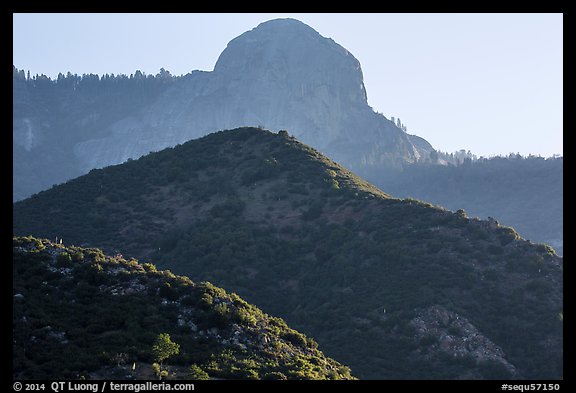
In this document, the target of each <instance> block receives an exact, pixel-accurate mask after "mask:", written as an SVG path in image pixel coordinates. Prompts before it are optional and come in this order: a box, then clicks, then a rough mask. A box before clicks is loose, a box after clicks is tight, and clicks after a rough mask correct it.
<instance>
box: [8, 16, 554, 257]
mask: <svg viewBox="0 0 576 393" xmlns="http://www.w3.org/2000/svg"><path fill="white" fill-rule="evenodd" d="M13 83H14V88H13V99H14V106H13V153H14V156H13V168H14V169H13V198H14V200H15V201H16V200H21V199H23V198H26V197H28V196H30V195H32V194H33V193H35V192H38V191H41V190H44V189H47V188H49V187H50V186H52V185H53V184H57V183H61V182H63V181H66V180H68V179H71V178H74V177H76V176H79V175H81V174H84V173H86V172H88V171H89V170H90V169H92V168H100V167H104V166H107V165H112V164H117V163H121V162H124V161H126V160H128V159H131V158H137V157H139V156H141V155H142V154H146V153H148V152H150V151H157V150H161V149H163V148H165V147H169V146H174V145H176V144H178V143H183V142H185V141H188V140H190V139H193V138H197V137H200V136H202V135H206V134H207V133H209V132H212V131H215V130H219V129H227V128H233V127H238V126H245V125H253V126H256V125H261V126H264V127H266V128H269V129H275V130H278V129H289V130H290V132H291V133H292V134H294V135H295V136H297V137H298V138H299V139H300V140H302V141H303V142H305V143H308V144H309V145H311V146H313V147H315V148H317V149H319V150H320V151H321V152H323V153H324V154H327V155H328V156H329V157H331V158H332V159H334V160H335V161H337V162H339V163H340V164H342V165H344V166H345V167H347V168H350V169H352V170H354V171H356V172H357V173H358V174H360V175H361V176H364V177H366V178H368V179H369V180H370V181H372V182H374V183H375V184H377V185H378V186H379V187H381V188H383V189H384V190H386V191H387V192H389V193H391V194H392V195H395V196H399V197H405V196H410V197H414V198H417V199H421V200H425V201H430V202H432V203H434V204H439V205H442V206H446V207H448V208H450V209H453V210H457V209H460V208H463V209H465V210H466V211H468V212H469V214H471V215H472V216H478V217H481V218H487V217H490V216H492V217H496V218H497V219H499V220H500V221H501V222H503V223H504V224H506V225H509V226H513V227H514V228H516V229H517V230H518V231H519V232H520V233H521V234H522V235H523V236H524V237H526V238H529V239H531V240H533V241H535V242H546V243H548V244H550V245H552V246H553V247H555V248H556V250H557V251H558V252H560V253H562V250H563V247H562V245H563V244H562V242H563V236H562V232H563V224H562V223H563V218H562V212H563V211H562V204H563V199H562V197H563V187H562V175H563V170H562V168H563V167H562V162H563V161H562V160H555V161H553V162H549V161H547V160H535V159H531V160H508V161H507V163H504V162H502V160H501V159H495V160H488V161H485V160H484V161H482V160H479V161H473V162H472V164H473V165H472V166H465V165H459V164H462V163H463V157H459V158H458V157H454V156H452V157H450V156H449V155H443V154H442V153H438V152H435V151H434V149H433V148H432V146H431V145H430V144H429V143H428V142H427V141H425V140H424V139H422V138H419V137H417V136H415V135H410V134H408V133H407V132H405V130H406V128H405V126H403V125H402V124H401V122H400V120H399V119H394V118H391V120H388V119H387V118H385V117H384V116H383V115H381V114H378V113H375V112H374V111H373V110H372V108H370V107H369V106H368V104H367V101H366V90H365V88H364V84H363V78H362V70H361V67H360V64H359V62H358V61H357V60H356V59H355V58H354V56H353V55H352V54H351V53H350V52H348V51H347V50H346V49H344V48H343V47H341V46H340V45H338V44H337V43H335V42H334V41H332V40H331V39H328V38H324V37H322V36H321V35H320V34H318V33H317V32H316V31H315V30H313V29H312V28H310V27H309V26H307V25H305V24H303V23H301V22H299V21H297V20H293V19H278V20H272V21H269V22H265V23H262V24H261V25H259V26H258V27H257V28H255V29H253V30H251V31H248V32H246V33H244V34H242V35H240V36H239V37H237V38H235V39H233V40H232V41H231V42H230V43H229V44H228V46H227V48H226V49H225V50H224V51H223V52H222V54H221V56H220V58H219V59H218V61H217V63H216V65H215V67H214V71H212V72H202V71H193V72H192V73H190V74H187V75H184V76H180V77H175V76H172V75H171V74H170V73H169V72H168V71H166V70H164V69H162V70H161V71H160V73H158V74H157V75H144V74H142V73H141V72H139V71H137V72H135V73H134V74H132V75H130V76H126V75H118V76H114V75H104V76H102V77H100V76H98V75H83V76H77V75H72V74H70V73H68V74H67V75H63V74H62V75H60V76H59V77H58V78H57V80H54V81H52V80H50V79H49V78H47V77H44V76H36V77H33V78H30V77H29V75H26V74H25V72H24V71H23V70H17V69H16V68H14V72H13ZM463 127H465V125H463ZM403 129H404V130H403ZM470 148H473V146H471V147H470ZM414 163H417V164H418V165H412V164H414ZM428 163H431V164H433V165H427V164H428ZM437 163H438V164H441V165H443V166H442V167H440V166H437V165H435V164H437ZM448 163H452V164H456V166H457V167H456V168H452V167H444V166H446V165H447V164H448ZM422 164H424V165H422ZM511 181H512V182H511Z"/></svg>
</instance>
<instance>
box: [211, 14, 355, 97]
mask: <svg viewBox="0 0 576 393" xmlns="http://www.w3.org/2000/svg"><path fill="white" fill-rule="evenodd" d="M214 72H215V73H217V74H219V75H223V74H224V75H226V76H229V77H230V78H232V79H237V78H239V77H242V79H243V80H249V81H250V83H253V82H254V81H255V80H256V81H266V82H271V81H273V82H276V83H277V84H278V85H280V86H281V87H282V89H285V88H289V89H291V90H294V91H295V92H296V93H298V94H299V95H301V96H304V95H306V92H307V91H312V90H313V89H316V88H318V87H319V86H325V87H326V89H327V92H328V93H329V94H334V95H344V96H346V97H348V98H349V99H350V100H351V101H354V102H356V103H359V104H365V103H366V91H365V88H364V82H363V75H362V69H361V67H360V62H359V61H358V60H357V59H356V58H355V57H354V56H353V55H352V54H351V53H350V52H348V51H347V50H346V49H344V48H343V47H342V46H340V45H338V44H337V43H336V42H334V41H333V40H332V39H329V38H325V37H323V36H321V35H320V34H319V33H318V32H317V31H316V30H314V29H313V28H311V27H310V26H308V25H306V24H305V23H302V22H300V21H298V20H296V19H273V20H270V21H267V22H263V23H261V24H259V25H258V26H257V27H255V28H254V29H252V30H250V31H247V32H245V33H244V34H241V35H240V36H238V37H236V38H234V39H233V40H232V41H230V42H229V43H228V46H227V47H226V49H225V50H224V51H223V52H222V54H221V55H220V57H219V59H218V61H217V62H216V65H215V67H214ZM262 87H263V86H262Z"/></svg>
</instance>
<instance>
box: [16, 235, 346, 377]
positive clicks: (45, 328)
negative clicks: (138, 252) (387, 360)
mask: <svg viewBox="0 0 576 393" xmlns="http://www.w3.org/2000/svg"><path fill="white" fill-rule="evenodd" d="M13 245H14V248H13V255H14V257H13V262H14V276H13V292H14V296H13V306H14V313H13V339H14V341H13V342H14V344H13V349H14V351H13V353H14V358H13V362H14V363H13V364H14V368H13V377H14V378H15V379H79V378H86V379H97V378H105V379H156V378H157V375H158V374H159V373H160V372H161V373H163V377H164V378H174V379H209V378H216V379H352V376H351V375H350V371H349V369H348V368H347V367H345V366H342V365H341V364H339V363H337V362H335V361H334V360H332V359H328V358H326V357H325V356H324V355H323V354H322V352H320V351H319V350H318V349H317V344H316V342H315V341H314V340H312V339H310V338H308V337H306V336H304V335H303V334H301V333H299V332H297V331H295V330H293V329H290V328H289V327H288V326H287V325H286V323H285V322H284V321H283V320H282V319H280V318H274V317H270V316H268V315H267V314H264V313H263V312H262V311H261V310H259V309H258V308H256V307H254V306H252V305H251V304H248V303H246V302H245V301H244V300H242V298H240V297H239V296H238V295H236V294H234V293H232V294H228V293H226V291H224V290H223V289H221V288H218V287H216V286H214V285H212V284H210V283H208V282H202V283H194V282H192V281H191V280H190V279H189V278H187V277H182V276H176V275H174V274H172V273H171V272H170V271H158V270H156V267H155V266H154V265H152V264H149V263H145V264H139V263H138V262H137V261H136V260H134V259H130V260H126V259H124V258H123V257H122V256H121V255H116V256H114V257H110V256H106V255H104V254H103V253H102V251H100V250H98V249H94V248H89V249H86V248H80V247H67V246H63V245H61V244H55V243H52V242H50V241H47V240H40V239H36V238H33V237H17V238H14V239H13ZM165 334H168V336H169V340H170V341H169V342H173V343H175V344H177V346H178V347H179V348H178V350H177V351H176V352H177V353H173V352H170V351H168V352H164V353H165V354H167V355H169V356H167V357H166V359H162V358H161V357H162V356H164V355H162V356H161V357H160V358H159V357H158V352H157V350H155V348H154V347H155V345H157V340H158V338H159V337H162V335H165ZM160 348H165V347H160ZM160 354H162V352H160ZM159 361H160V364H162V363H163V364H162V367H161V368H159V367H160V364H158V363H157V362H159ZM154 363H157V364H156V365H155V364H154ZM155 368H156V371H155Z"/></svg>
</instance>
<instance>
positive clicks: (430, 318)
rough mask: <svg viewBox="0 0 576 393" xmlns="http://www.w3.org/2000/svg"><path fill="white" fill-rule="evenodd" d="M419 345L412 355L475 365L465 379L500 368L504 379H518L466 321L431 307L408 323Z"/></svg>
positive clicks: (501, 355) (498, 350)
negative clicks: (439, 356)
mask: <svg viewBox="0 0 576 393" xmlns="http://www.w3.org/2000/svg"><path fill="white" fill-rule="evenodd" d="M410 326H411V327H413V328H414V329H415V331H416V338H417V339H419V340H420V343H423V344H424V345H421V346H420V347H419V348H418V349H417V350H416V351H415V354H417V355H418V356H423V357H424V358H426V359H429V360H433V359H434V358H435V357H437V356H438V355H439V354H443V355H444V356H446V355H447V356H448V357H450V358H453V359H454V360H456V361H468V362H471V363H472V364H474V365H476V366H477V368H479V370H478V369H475V368H474V367H471V368H470V371H469V374H468V375H466V378H467V379H468V378H469V379H477V378H481V377H482V371H483V369H482V368H483V367H484V368H486V367H487V366H488V367H490V368H491V370H490V371H492V369H494V368H501V369H502V370H503V372H504V375H509V376H514V377H520V376H519V375H518V372H517V370H516V367H514V366H513V365H512V364H510V363H509V362H508V361H507V360H506V355H505V353H504V351H503V350H502V348H500V347H499V346H498V345H496V344H494V343H493V342H492V341H491V340H490V339H489V338H487V337H486V336H485V335H483V334H482V333H481V332H479V331H478V329H477V328H476V327H475V326H474V325H472V324H471V323H470V321H468V319H466V318H464V317H462V316H461V315H458V314H457V313H455V312H452V311H449V310H447V309H446V308H444V307H442V306H439V305H435V306H431V307H429V308H427V309H425V310H422V311H421V312H419V313H418V315H417V316H416V317H415V318H414V319H412V320H411V321H410Z"/></svg>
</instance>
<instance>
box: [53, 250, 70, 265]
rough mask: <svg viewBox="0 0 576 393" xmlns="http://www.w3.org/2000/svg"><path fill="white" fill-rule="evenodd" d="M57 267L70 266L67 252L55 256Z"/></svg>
mask: <svg viewBox="0 0 576 393" xmlns="http://www.w3.org/2000/svg"><path fill="white" fill-rule="evenodd" d="M56 265H57V266H58V267H72V257H71V256H70V254H68V253H67V252H62V253H60V254H58V256H57V257H56Z"/></svg>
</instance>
